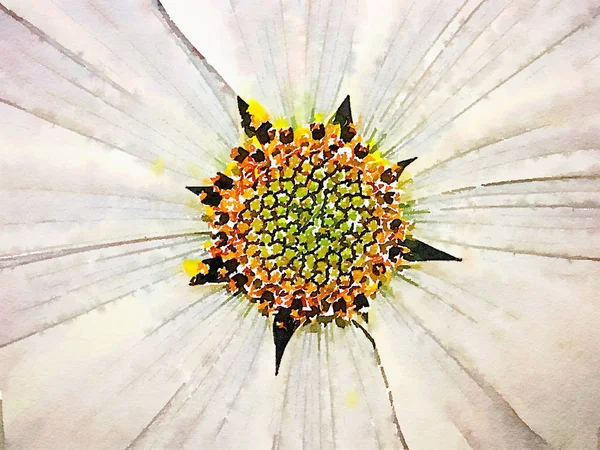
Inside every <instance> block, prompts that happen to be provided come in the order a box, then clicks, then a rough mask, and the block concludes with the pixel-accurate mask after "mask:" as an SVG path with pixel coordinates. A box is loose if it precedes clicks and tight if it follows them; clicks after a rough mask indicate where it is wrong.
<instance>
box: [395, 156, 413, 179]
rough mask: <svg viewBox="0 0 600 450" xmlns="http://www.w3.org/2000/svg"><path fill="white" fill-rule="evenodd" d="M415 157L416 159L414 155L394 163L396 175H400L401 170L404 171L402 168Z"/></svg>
mask: <svg viewBox="0 0 600 450" xmlns="http://www.w3.org/2000/svg"><path fill="white" fill-rule="evenodd" d="M416 159H417V157H416V156H415V157H414V158H410V159H405V160H404V161H400V162H399V163H396V167H395V168H394V172H395V173H396V176H400V175H402V172H404V169H406V168H407V167H408V165H409V164H411V163H413V162H414V161H415V160H416Z"/></svg>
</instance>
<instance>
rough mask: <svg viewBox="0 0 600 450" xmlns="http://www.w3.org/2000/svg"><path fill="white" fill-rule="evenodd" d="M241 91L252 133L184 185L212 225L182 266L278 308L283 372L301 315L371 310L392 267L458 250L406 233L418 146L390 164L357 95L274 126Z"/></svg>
mask: <svg viewBox="0 0 600 450" xmlns="http://www.w3.org/2000/svg"><path fill="white" fill-rule="evenodd" d="M237 102H238V109H239V112H240V116H241V118H242V121H241V125H242V128H243V129H244V132H245V133H246V136H248V138H249V139H248V140H246V141H245V143H244V144H243V145H242V146H241V147H236V148H234V149H233V150H232V152H231V157H232V158H233V160H234V161H235V163H232V164H231V165H230V166H228V170H227V171H226V173H220V172H219V173H218V174H217V176H216V177H214V178H212V179H211V181H212V184H211V185H210V186H186V188H187V189H189V190H190V191H192V192H193V193H194V194H196V195H199V197H200V201H201V202H202V203H203V204H204V205H206V206H207V214H206V215H207V218H208V220H209V222H210V225H209V227H210V228H211V230H212V231H214V236H213V241H212V244H211V245H210V247H209V249H208V250H209V253H210V254H211V258H207V259H203V260H202V261H189V264H187V263H188V262H185V263H184V268H186V267H187V268H186V271H188V273H189V272H193V273H190V274H191V275H193V277H192V279H191V280H190V285H197V284H205V283H227V286H228V289H229V291H231V292H233V293H235V294H240V293H243V294H244V295H245V296H246V297H247V298H248V299H249V300H250V301H251V302H254V303H258V304H259V309H260V311H261V312H262V313H263V315H265V316H269V315H270V314H271V313H274V315H273V341H274V343H275V375H277V373H278V372H279V366H280V363H281V359H282V357H283V353H284V351H285V348H286V346H287V344H288V342H289V341H290V339H291V337H292V335H293V334H294V332H295V330H297V329H298V328H299V327H300V326H302V325H305V324H315V323H316V322H320V323H323V324H327V323H328V322H331V321H334V320H335V323H336V324H337V325H338V326H340V327H344V326H346V325H347V324H348V323H350V322H351V321H352V322H353V323H354V324H355V325H357V322H355V321H354V320H353V315H355V314H357V313H359V314H360V315H361V316H362V318H363V319H364V320H365V321H368V313H367V309H368V308H369V300H370V299H371V298H373V297H374V296H375V293H376V291H377V289H378V288H379V287H380V286H381V285H382V283H384V282H386V281H388V280H389V279H390V277H391V273H392V271H393V270H394V269H397V271H399V270H402V269H403V268H404V267H406V265H405V263H406V262H417V261H418V262H420V261H460V258H456V257H454V256H452V255H450V254H449V253H446V252H444V251H441V250H438V249H436V248H434V247H432V246H430V245H428V244H426V243H424V242H422V241H420V240H418V239H415V238H414V237H413V236H411V228H412V222H411V221H409V220H407V219H406V218H405V217H403V210H402V208H403V205H410V202H406V201H403V202H401V201H400V200H401V197H402V196H403V191H402V186H403V183H400V182H399V181H398V179H399V178H400V176H401V175H402V172H403V170H404V168H405V167H406V166H408V165H409V164H411V163H412V162H413V161H414V160H415V159H416V158H410V159H406V160H403V161H400V162H398V163H397V164H393V165H387V162H386V161H384V160H383V159H382V158H380V157H379V156H378V154H377V152H375V153H373V152H371V148H370V146H369V145H365V144H364V143H363V141H362V138H361V136H360V135H359V134H358V133H357V132H356V128H355V127H354V121H353V120H352V112H351V108H350V96H346V98H345V99H344V101H343V102H342V104H341V105H340V107H339V108H338V109H337V111H336V112H335V114H334V115H333V117H332V119H331V123H329V124H323V123H319V122H315V123H312V124H311V125H310V128H304V129H296V130H293V129H292V128H288V127H283V128H282V127H274V126H273V125H272V124H271V122H269V117H268V114H266V112H265V111H264V110H263V109H262V107H260V106H259V105H257V104H256V103H254V104H252V105H251V104H248V103H246V102H245V101H244V100H242V99H241V98H240V97H238V98H237ZM405 212H406V211H405ZM186 264H187V266H186ZM190 264H191V267H190ZM194 266H196V267H194Z"/></svg>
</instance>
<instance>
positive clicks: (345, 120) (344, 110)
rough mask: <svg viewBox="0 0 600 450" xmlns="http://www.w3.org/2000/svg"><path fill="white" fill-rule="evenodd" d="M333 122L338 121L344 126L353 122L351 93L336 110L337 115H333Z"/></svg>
mask: <svg viewBox="0 0 600 450" xmlns="http://www.w3.org/2000/svg"><path fill="white" fill-rule="evenodd" d="M331 122H332V123H337V124H338V125H340V126H342V127H343V126H345V125H348V124H351V123H353V120H352V110H351V109H350V96H349V95H346V98H345V99H344V101H343V102H342V104H341V105H340V107H339V108H338V109H337V111H336V112H335V115H334V116H333V119H332V120H331Z"/></svg>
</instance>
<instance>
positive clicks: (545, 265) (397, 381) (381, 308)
mask: <svg viewBox="0 0 600 450" xmlns="http://www.w3.org/2000/svg"><path fill="white" fill-rule="evenodd" d="M448 249H449V250H450V251H452V252H453V254H459V255H461V256H463V257H464V258H465V259H464V260H463V262H462V263H454V264H451V263H446V264H444V263H427V265H425V264H423V267H422V268H421V269H419V270H414V271H413V270H411V271H409V272H407V273H405V277H406V279H407V280H410V282H406V281H398V282H395V283H394V285H393V287H394V297H391V298H388V299H386V298H384V297H381V299H380V302H377V304H376V316H375V318H376V320H375V321H374V323H372V326H371V332H372V334H373V336H374V337H375V339H376V340H377V343H378V346H379V348H380V352H381V354H382V360H383V363H384V366H385V368H386V370H387V371H388V373H389V374H390V376H389V379H390V384H391V386H392V390H393V392H394V395H395V396H396V398H407V400H408V404H407V405H406V408H400V409H399V412H398V415H399V420H400V423H401V425H402V426H403V428H404V430H405V434H406V436H407V440H408V443H409V446H410V445H411V444H412V445H414V446H415V447H416V448H430V447H431V446H432V445H433V443H432V441H428V439H443V440H449V442H459V441H460V440H461V438H460V436H462V439H464V441H465V442H466V443H468V444H469V445H471V446H474V447H482V448H498V449H501V448H507V447H508V448H542V447H543V446H544V445H546V444H547V445H550V446H551V447H552V448H590V447H593V446H594V445H596V432H597V424H598V421H599V420H600V410H598V407H597V405H598V404H599V402H600V381H599V380H598V377H597V376H596V375H594V374H595V372H596V367H597V366H598V363H599V362H600V361H599V359H598V354H599V352H598V350H599V344H598V343H599V342H600V340H599V338H600V335H599V333H598V327H597V324H598V322H599V320H600V313H599V312H598V309H597V308H596V307H595V293H596V292H597V290H598V288H599V287H600V285H599V284H598V282H597V280H595V279H594V278H596V277H594V276H593V274H594V273H595V272H596V271H597V267H596V266H597V263H596V262H590V261H571V262H568V263H566V262H565V261H563V260H560V259H555V258H547V257H539V256H526V255H511V254H506V253H497V252H490V251H483V250H472V251H468V252H465V253H464V254H461V253H460V252H461V251H462V249H461V248H460V247H449V248H448ZM415 284H416V285H417V286H415ZM426 417H429V419H428V420H427V421H425V418H426ZM544 441H545V442H546V444H544ZM453 445H454V444H452V445H450V448H454V446H453ZM457 445H458V444H457ZM457 448H459V447H457Z"/></svg>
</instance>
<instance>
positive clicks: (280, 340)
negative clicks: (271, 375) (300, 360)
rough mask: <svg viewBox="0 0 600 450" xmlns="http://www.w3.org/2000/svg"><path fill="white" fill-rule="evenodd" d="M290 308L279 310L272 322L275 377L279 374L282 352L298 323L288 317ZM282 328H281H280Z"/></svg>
mask: <svg viewBox="0 0 600 450" xmlns="http://www.w3.org/2000/svg"><path fill="white" fill-rule="evenodd" d="M291 312H292V309H291V308H281V309H280V310H279V312H278V313H277V314H276V315H275V318H274V320H273V341H274V342H275V375H277V374H278V373H279V366H280V365H281V359H282V358H283V352H284V351H285V348H286V347H287V345H288V342H290V339H291V338H292V336H293V335H294V332H295V331H296V329H297V328H298V323H297V322H296V321H295V320H294V318H293V317H292V316H291V315H290V313H291ZM282 327H283V328H282Z"/></svg>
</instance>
